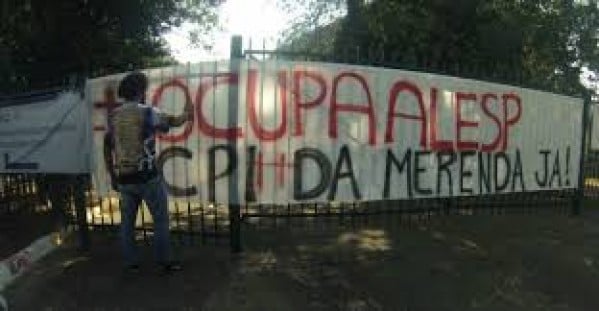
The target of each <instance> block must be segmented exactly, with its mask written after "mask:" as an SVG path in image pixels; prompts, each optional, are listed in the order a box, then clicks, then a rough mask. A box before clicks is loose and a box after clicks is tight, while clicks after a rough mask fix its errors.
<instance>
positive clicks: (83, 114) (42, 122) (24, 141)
mask: <svg viewBox="0 0 599 311" xmlns="http://www.w3.org/2000/svg"><path fill="white" fill-rule="evenodd" d="M89 115H90V111H89V109H88V107H87V106H86V105H85V104H84V101H83V100H82V99H81V97H80V96H79V94H77V93H73V92H62V93H58V94H56V96H52V97H50V98H43V99H42V100H36V99H35V98H33V99H32V100H31V101H28V102H15V103H11V102H10V101H7V102H4V103H1V105H0V157H1V158H2V159H1V160H0V172H1V173H85V172H89V171H90V164H89V163H90V161H89V159H90V154H89V151H90V150H91V141H90V137H91V135H90V134H91V133H90V126H89V124H90V123H89V118H90V117H89Z"/></svg>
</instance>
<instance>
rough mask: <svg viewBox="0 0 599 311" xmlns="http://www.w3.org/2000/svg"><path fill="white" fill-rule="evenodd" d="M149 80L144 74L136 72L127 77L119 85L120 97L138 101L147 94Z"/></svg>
mask: <svg viewBox="0 0 599 311" xmlns="http://www.w3.org/2000/svg"><path fill="white" fill-rule="evenodd" d="M147 88H148V78H147V77H146V75H145V74H144V73H142V72H139V71H135V72H132V73H130V74H128V75H126V76H125V77H124V78H123V80H121V83H120V84H119V90H118V95H119V97H121V98H123V99H125V100H136V99H139V97H140V96H141V95H143V94H144V93H145V92H146V89H147Z"/></svg>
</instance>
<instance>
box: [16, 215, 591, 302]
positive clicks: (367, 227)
mask: <svg viewBox="0 0 599 311" xmlns="http://www.w3.org/2000/svg"><path fill="white" fill-rule="evenodd" d="M243 233H244V235H243V238H244V246H245V252H244V254H243V255H241V256H233V255H231V254H230V253H229V251H228V248H227V246H226V245H222V246H206V245H197V244H194V245H191V246H182V247H180V248H179V250H180V253H181V255H182V257H183V258H184V264H185V270H184V272H182V273H179V274H175V275H171V276H164V275H160V274H159V273H157V272H156V271H155V270H153V269H152V265H151V262H150V261H148V264H147V265H146V266H144V269H143V270H142V272H141V273H140V274H139V275H136V276H125V275H123V274H122V273H121V272H120V262H119V257H118V254H117V252H116V250H117V248H116V247H117V245H116V241H115V240H114V239H107V238H106V237H105V236H102V237H100V238H97V237H96V240H95V241H94V245H93V246H94V247H93V252H91V253H90V254H87V255H85V256H82V255H80V254H78V253H77V252H75V251H74V250H72V249H70V248H66V249H63V250H60V251H59V252H56V253H54V254H52V255H51V256H50V257H48V258H47V259H46V260H44V261H42V262H41V263H39V264H37V265H35V267H34V269H33V271H32V272H31V273H29V274H28V275H26V276H25V277H24V278H22V279H20V280H19V281H18V282H17V283H15V284H14V285H13V286H11V287H10V288H9V289H8V290H7V292H6V293H5V296H6V297H7V299H8V302H9V304H10V305H11V308H12V309H11V310H13V309H14V310H87V309H92V310H208V311H210V310H212V311H224V310H256V311H257V310H351V311H358V310H359V311H361V310H399V311H401V310H510V311H514V310H523V311H524V310H526V311H530V310H599V295H596V292H597V291H598V290H599V277H598V274H599V267H598V264H599V211H594V210H588V211H586V213H585V215H584V216H581V217H569V216H566V215H555V214H551V213H546V214H543V213H540V214H532V215H495V216H491V215H479V216H444V217H439V218H433V219H430V220H428V221H420V222H411V221H410V222H399V221H395V220H394V219H392V218H390V217H389V216H386V217H385V216H380V217H372V218H369V220H368V222H367V223H363V222H362V223H358V222H356V221H352V222H343V221H336V220H335V219H332V220H331V219H329V220H314V221H311V220H309V219H305V220H303V221H294V222H292V221H286V220H281V221H280V223H277V225H276V226H270V227H264V226H261V227H260V228H256V226H255V225H252V224H251V223H249V224H247V225H246V226H245V227H244V231H243Z"/></svg>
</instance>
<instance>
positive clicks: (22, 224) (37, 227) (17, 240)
mask: <svg viewBox="0 0 599 311" xmlns="http://www.w3.org/2000/svg"><path fill="white" fill-rule="evenodd" d="M0 217H1V221H0V233H1V234H0V260H2V259H4V258H6V257H8V256H10V255H12V254H14V253H15V252H18V251H19V250H21V249H23V248H25V247H27V246H28V245H29V244H31V243H32V242H33V241H35V240H36V239H37V238H39V237H40V236H43V235H45V234H48V233H50V232H52V231H54V230H55V229H56V225H55V221H54V216H53V215H51V213H50V211H40V212H37V213H31V212H26V211H22V212H21V211H14V212H5V213H2V214H0Z"/></svg>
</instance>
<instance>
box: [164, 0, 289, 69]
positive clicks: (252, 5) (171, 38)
mask: <svg viewBox="0 0 599 311" xmlns="http://www.w3.org/2000/svg"><path fill="white" fill-rule="evenodd" d="M292 18H293V17H292V16H291V15H289V14H288V13H286V12H284V11H283V10H282V9H281V8H280V7H279V6H277V0H251V1H249V0H227V1H226V2H225V3H224V4H223V5H222V6H221V7H220V8H219V19H220V20H219V22H220V24H221V27H220V28H221V29H220V30H217V31H216V32H215V33H213V37H214V38H215V41H214V47H213V49H212V50H211V51H206V50H203V49H201V48H193V47H190V46H189V40H188V38H187V30H188V29H189V28H190V25H188V24H184V25H182V26H181V27H179V28H176V29H173V30H172V31H170V32H168V33H167V34H165V36H164V37H165V39H166V40H167V42H168V43H169V46H170V49H171V51H172V54H173V56H174V57H175V59H176V60H177V61H179V62H183V63H186V62H191V63H194V62H199V61H207V60H215V59H226V58H228V57H229V46H230V44H231V43H230V42H231V37H232V36H233V35H241V36H242V37H243V38H244V42H246V43H245V44H247V42H248V41H249V39H251V40H252V44H253V45H257V46H260V47H262V42H263V41H264V42H265V44H266V48H267V49H270V48H274V47H275V46H276V41H277V39H279V37H280V34H281V33H282V31H283V30H285V29H286V27H288V26H289V25H290V24H291V20H292Z"/></svg>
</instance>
